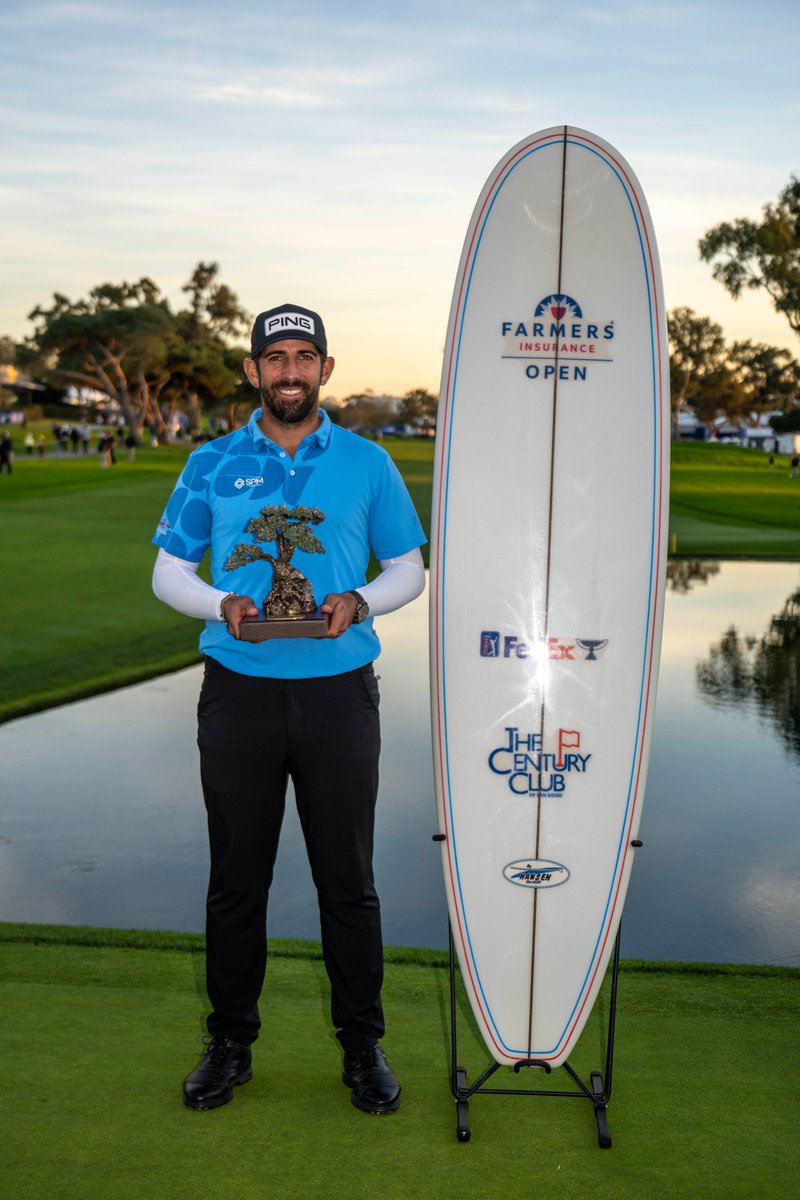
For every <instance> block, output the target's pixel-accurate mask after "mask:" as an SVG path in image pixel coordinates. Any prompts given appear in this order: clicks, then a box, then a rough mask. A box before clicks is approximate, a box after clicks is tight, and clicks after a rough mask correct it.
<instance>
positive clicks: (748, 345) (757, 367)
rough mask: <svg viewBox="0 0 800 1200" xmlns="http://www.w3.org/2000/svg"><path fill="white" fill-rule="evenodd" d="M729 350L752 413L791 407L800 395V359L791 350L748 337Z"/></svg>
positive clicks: (745, 407) (744, 405) (746, 406)
mask: <svg viewBox="0 0 800 1200" xmlns="http://www.w3.org/2000/svg"><path fill="white" fill-rule="evenodd" d="M729 354H730V361H731V364H732V366H733V369H734V371H735V372H736V373H737V376H738V380H739V383H740V384H741V388H742V391H743V409H744V410H745V412H746V415H747V416H748V417H749V416H750V414H754V415H756V416H757V415H758V414H760V413H766V412H774V411H775V410H776V409H779V410H781V411H784V410H786V409H787V408H791V406H792V405H793V404H794V403H795V401H796V399H797V397H798V395H800V363H798V362H797V361H796V360H795V359H794V358H792V356H791V354H790V353H789V351H788V350H783V349H780V348H779V347H777V346H766V345H764V344H762V343H753V342H749V341H747V342H734V343H733V345H732V346H731V348H730V351H729Z"/></svg>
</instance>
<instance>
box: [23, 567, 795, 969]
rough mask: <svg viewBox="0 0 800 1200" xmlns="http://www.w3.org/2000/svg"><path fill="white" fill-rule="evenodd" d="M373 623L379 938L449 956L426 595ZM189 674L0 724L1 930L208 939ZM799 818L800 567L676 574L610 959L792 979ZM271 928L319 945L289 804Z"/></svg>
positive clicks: (195, 671)
mask: <svg viewBox="0 0 800 1200" xmlns="http://www.w3.org/2000/svg"><path fill="white" fill-rule="evenodd" d="M379 624H380V633H381V639H382V642H383V647H384V653H383V655H382V656H381V658H380V660H379V662H378V665H377V670H378V673H379V674H380V676H381V688H382V693H383V701H382V710H383V731H384V750H383V757H382V786H381V798H380V803H379V816H378V838H377V848H376V873H377V877H378V885H379V890H380V893H381V898H382V904H383V914H384V937H385V940H386V942H387V943H389V944H395V945H418V946H431V947H444V946H445V945H446V944H447V916H446V908H445V901H444V891H443V888H442V884H441V866H440V858H439V851H438V848H437V847H436V846H434V844H433V842H432V841H431V836H432V834H433V833H434V832H435V818H434V811H433V798H432V768H431V750H430V728H429V718H428V690H427V602H426V597H423V598H421V599H420V600H418V601H416V602H415V603H414V604H412V605H409V607H408V608H406V609H404V610H402V611H401V612H398V613H394V614H392V615H391V616H389V617H384V618H382V619H381V620H380V622H379ZM201 670H202V668H200V667H192V668H190V669H188V670H186V671H181V672H178V673H176V674H174V675H168V676H162V677H161V678H159V679H154V680H151V681H149V682H147V683H143V684H139V685H137V686H135V687H131V688H126V689H124V690H122V691H118V692H114V693H111V694H108V695H104V696H99V697H96V698H94V699H91V700H86V701H81V702H79V703H76V704H71V705H69V706H66V707H63V708H59V709H54V710H51V711H49V712H46V713H41V714H38V715H36V716H33V717H26V718H23V719H21V720H18V721H13V722H10V723H8V724H7V725H5V726H3V727H0V761H2V763H3V780H4V785H5V786H4V788H3V794H2V799H0V920H5V921H34V922H48V923H54V924H85V925H100V926H118V927H124V928H141V929H176V930H189V931H193V930H196V931H199V930H202V928H203V901H204V894H205V885H206V869H207V850H206V841H205V815H204V810H203V806H202V800H201V797H200V788H199V777H198V776H199V772H198V764H197V750H196V745H195V726H194V722H195V707H196V702H197V692H198V689H199V681H200V674H201ZM799 808H800V567H798V565H797V564H792V563H758V564H756V563H733V562H686V561H679V562H674V563H671V564H670V584H669V591H668V598H667V606H666V621H665V632H664V648H663V655H662V666H661V680H660V687H659V695H658V705H657V710H656V720H655V733H654V738H653V748H652V755H651V764H650V775H649V780H648V786H647V795H646V801H645V805H644V814H643V819H642V826H641V831H640V836H641V837H642V839H643V841H644V848H643V849H642V850H641V851H639V853H638V855H637V859H636V866H635V869H634V873H633V877H632V881H631V886H630V891H629V893H628V901H627V904H626V908H625V916H624V920H623V954H625V955H626V956H628V957H637V958H650V959H652V958H666V959H677V960H682V961H706V962H766V963H779V964H788V965H795V966H797V965H800V865H799V864H800V819H799ZM270 932H271V934H272V935H273V936H275V937H303V938H316V937H318V936H319V927H318V920H317V914H316V905H315V897H314V892H313V885H312V883H311V878H310V873H309V870H308V866H307V864H306V861H305V853H304V849H303V844H302V837H301V834H300V829H299V824H298V821H297V817H296V814H295V812H294V808H293V806H292V804H291V803H290V804H289V806H288V808H287V818H286V822H285V825H284V834H283V838H282V842H281V849H280V853H279V857H278V864H277V868H276V876H275V883H274V886H273V891H272V894H271V898H270Z"/></svg>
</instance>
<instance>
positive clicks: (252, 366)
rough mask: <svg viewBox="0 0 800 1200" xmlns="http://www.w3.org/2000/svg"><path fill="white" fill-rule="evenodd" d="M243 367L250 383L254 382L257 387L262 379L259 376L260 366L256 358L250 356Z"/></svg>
mask: <svg viewBox="0 0 800 1200" xmlns="http://www.w3.org/2000/svg"><path fill="white" fill-rule="evenodd" d="M242 369H243V370H244V373H245V375H246V376H247V378H248V380H249V381H250V383H252V385H253V387H254V388H257V387H258V386H259V382H260V381H259V378H258V367H257V365H256V360H255V359H254V358H250V357H249V356H248V357H247V358H246V359H245V360H244V362H243V363H242Z"/></svg>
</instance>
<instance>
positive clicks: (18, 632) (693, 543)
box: [0, 438, 800, 721]
mask: <svg viewBox="0 0 800 1200" xmlns="http://www.w3.org/2000/svg"><path fill="white" fill-rule="evenodd" d="M384 445H385V446H386V449H387V450H388V451H389V453H390V454H391V455H392V456H393V458H394V460H395V462H396V463H397V465H398V467H399V468H400V471H401V472H402V474H403V477H404V479H405V480H406V483H407V485H408V487H409V490H410V492H411V495H412V498H413V500H414V503H415V505H416V507H417V511H418V512H419V514H420V517H421V519H422V522H423V526H424V528H425V531H426V534H427V533H429V531H430V504H431V486H432V474H433V445H432V443H431V442H428V441H422V440H419V441H418V440H402V439H392V438H387V439H386V441H385V442H384ZM188 449H189V448H188V447H174V446H162V447H159V448H158V449H156V450H153V449H150V448H149V447H147V448H143V449H140V450H139V451H138V452H137V461H136V462H135V463H133V464H129V463H127V462H125V461H124V454H123V455H121V456H120V462H119V463H118V464H117V466H116V467H113V468H110V469H108V470H101V469H100V467H99V465H98V462H97V455H96V453H95V454H90V455H87V456H86V457H84V456H83V455H77V456H73V455H72V454H69V455H65V456H63V457H60V458H59V457H49V458H46V459H44V460H42V461H39V460H38V458H33V459H29V458H27V457H26V456H24V455H23V456H18V457H17V459H16V462H15V464H14V474H13V476H11V477H9V476H7V475H3V476H0V532H1V534H2V546H3V564H4V568H5V574H4V586H3V588H2V590H1V591H0V626H1V627H2V629H3V630H4V635H5V636H4V638H3V646H2V650H0V721H2V720H8V719H10V718H11V717H16V716H21V715H23V714H24V713H27V712H35V711H36V710H37V709H40V708H46V707H49V706H51V705H53V704H58V703H63V702H65V701H67V700H74V699H77V698H79V697H81V696H87V695H92V694H95V693H97V692H100V691H103V690H107V689H111V688H114V687H118V686H120V685H121V684H125V683H133V682H135V681H137V680H139V679H145V678H148V677H150V676H152V675H156V674H159V673H162V672H165V671H170V670H175V669H177V668H178V667H182V666H187V665H188V664H189V663H192V662H195V661H197V657H198V655H197V636H198V631H199V623H198V622H195V621H191V620H187V619H186V618H185V617H182V616H180V615H179V614H178V613H175V612H173V611H172V610H171V609H169V608H167V607H166V606H165V605H163V604H160V603H159V602H158V601H157V600H156V599H155V597H154V596H153V594H152V592H151V590H150V575H151V571H152V564H153V561H154V555H155V551H154V548H153V547H152V545H151V544H150V539H151V537H152V534H153V530H154V529H155V526H156V523H157V521H158V519H159V517H160V515H161V512H162V511H163V508H164V505H165V503H166V500H167V498H168V496H169V494H170V492H171V490H172V487H173V484H174V482H175V479H176V478H177V476H178V473H179V471H180V469H181V467H182V466H183V463H184V461H185V459H186V455H187V453H188ZM670 533H671V549H672V551H673V553H677V554H679V555H681V556H688V555H691V556H696V557H714V556H727V557H749V558H800V479H790V478H789V475H788V464H787V462H786V460H779V461H778V463H777V464H776V468H775V470H774V471H773V472H770V471H769V470H768V466H767V456H766V455H764V454H762V453H761V452H759V451H754V450H742V449H739V448H737V447H730V446H707V445H677V446H675V447H674V449H673V465H672V505H671V514H670ZM424 553H426V554H427V548H426V550H425V551H424ZM201 570H202V569H201Z"/></svg>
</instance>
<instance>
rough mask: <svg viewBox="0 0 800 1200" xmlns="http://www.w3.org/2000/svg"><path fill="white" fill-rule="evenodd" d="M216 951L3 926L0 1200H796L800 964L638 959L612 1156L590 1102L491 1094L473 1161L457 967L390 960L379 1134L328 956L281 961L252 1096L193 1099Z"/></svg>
mask: <svg viewBox="0 0 800 1200" xmlns="http://www.w3.org/2000/svg"><path fill="white" fill-rule="evenodd" d="M87 939H88V940H89V941H90V942H91V943H93V944H90V945H84V944H83V942H84V941H86V940H87ZM201 945H202V941H201V939H199V938H196V937H193V936H192V935H170V934H143V933H134V932H127V933H117V932H116V931H110V930H94V931H87V930H70V929H69V928H58V929H55V928H52V929H47V928H42V927H25V926H0V962H1V963H2V975H1V978H2V982H0V997H1V998H2V999H1V1000H0V1003H2V1010H3V1014H4V1019H3V1022H2V1024H0V1045H1V1046H2V1061H3V1096H4V1107H5V1115H4V1118H3V1155H2V1163H0V1186H1V1187H2V1192H3V1195H6V1196H8V1197H9V1198H12V1197H13V1200H40V1198H41V1197H42V1196H46V1197H48V1200H73V1198H74V1197H84V1196H86V1197H89V1196H91V1197H95V1200H134V1198H135V1200H141V1197H142V1196H153V1197H156V1198H158V1200H160V1198H161V1197H170V1198H174V1200H181V1198H182V1197H187V1200H188V1197H195V1196H197V1195H201V1196H208V1197H214V1200H228V1198H230V1200H248V1198H251V1197H252V1198H254V1200H255V1198H256V1197H257V1198H258V1200H262V1198H263V1197H267V1196H268V1197H278V1198H280V1200H295V1198H298V1200H299V1198H300V1197H304V1198H305V1197H306V1196H309V1195H317V1196H331V1197H335V1198H337V1200H338V1198H339V1197H342V1198H345V1197H346V1198H347V1200H375V1197H384V1198H386V1200H407V1198H409V1197H413V1198H416V1197H419V1198H420V1200H422V1198H433V1200H437V1198H439V1197H442V1198H444V1197H448V1198H449V1197H452V1196H453V1195H454V1194H459V1195H460V1194H464V1195H475V1196H480V1197H482V1198H486V1200H495V1198H497V1200H507V1197H508V1196H509V1195H510V1194H522V1195H536V1196H539V1195H546V1196H553V1197H557V1198H561V1197H563V1198H572V1197H580V1198H581V1200H585V1197H587V1196H592V1197H595V1198H597V1200H612V1198H613V1200H626V1198H635V1200H643V1198H644V1197H647V1198H648V1200H649V1198H651V1197H652V1198H655V1200H667V1198H669V1200H674V1198H675V1197H680V1198H682V1200H684V1198H685V1200H694V1198H695V1197H696V1198H698V1200H699V1198H700V1197H703V1198H704V1200H705V1198H707V1197H710V1198H714V1197H718V1198H724V1200H736V1198H749V1197H752V1198H754V1200H755V1198H756V1197H757V1198H758V1200H761V1198H762V1197H765V1196H770V1197H773V1196H774V1197H783V1196H789V1195H792V1194H794V1190H795V1188H796V1184H797V1178H798V1172H799V1171H800V1142H798V1139H797V1136H796V1106H795V1103H794V1100H795V1099H796V1095H795V1087H796V1079H797V1074H798V1069H800V1043H799V1042H798V1039H797V1037H796V1027H797V1026H796V1021H797V1009H798V987H797V983H798V979H797V972H796V971H794V972H792V971H789V970H786V969H780V968H765V967H762V968H750V969H749V968H725V967H723V968H714V967H707V968H705V969H698V968H694V969H693V968H691V967H689V968H682V967H680V966H676V965H673V966H667V965H666V964H661V965H657V964H654V965H653V966H655V967H656V969H646V968H645V967H644V966H643V965H642V964H636V963H628V964H623V970H622V972H621V977H620V990H619V1005H618V1029H617V1045H616V1055H615V1076H614V1086H613V1095H612V1099H611V1105H610V1108H609V1120H610V1127H611V1132H612V1136H613V1139H614V1144H613V1146H612V1148H611V1149H610V1150H607V1151H603V1150H600V1149H599V1148H598V1147H597V1144H596V1134H595V1125H594V1118H593V1115H592V1109H591V1105H590V1104H589V1103H588V1101H584V1100H558V1099H552V1098H539V1097H536V1098H526V1097H501V1096H483V1097H481V1096H478V1097H475V1098H474V1099H473V1100H472V1102H471V1105H470V1120H471V1125H472V1132H473V1136H472V1140H471V1142H470V1143H469V1144H468V1145H463V1144H459V1143H458V1142H457V1141H456V1139H455V1112H454V1105H453V1101H452V1098H451V1096H450V1094H449V1086H448V1069H449V1041H448V1036H449V1035H448V984H447V972H446V970H444V969H443V967H442V965H441V955H436V954H432V953H431V952H427V954H426V952H424V951H423V952H418V951H411V952H400V953H399V955H398V954H396V953H395V952H393V951H389V952H388V954H387V970H386V986H385V991H384V998H385V1003H386V1010H387V1016H388V1032H387V1036H386V1038H385V1041H384V1044H385V1046H386V1048H387V1051H388V1053H389V1055H390V1059H391V1062H392V1064H393V1066H394V1067H395V1069H396V1070H397V1072H398V1074H399V1075H400V1077H401V1081H402V1084H403V1104H402V1107H401V1110H400V1112H399V1113H398V1114H397V1115H396V1116H392V1117H387V1118H381V1119H376V1118H372V1117H368V1116H365V1115H364V1114H362V1113H359V1112H357V1111H356V1110H355V1109H354V1108H353V1107H352V1105H351V1104H350V1102H349V1096H348V1093H347V1090H346V1089H345V1088H344V1087H343V1085H342V1084H341V1082H340V1079H339V1072H340V1058H339V1054H338V1050H337V1047H336V1043H335V1041H334V1039H333V1035H332V1031H331V1029H330V1026H329V1022H328V1018H327V1007H328V992H327V981H326V979H325V975H324V969H323V966H322V963H321V962H320V961H319V947H317V946H316V945H315V944H314V943H311V944H306V945H305V946H301V945H297V944H294V945H289V946H288V947H285V948H284V946H283V944H281V943H276V945H275V946H274V947H273V954H272V955H271V959H270V965H269V968H268V978H267V988H266V1002H265V1005H264V1012H265V1027H264V1031H263V1034H262V1037H261V1039H260V1040H259V1041H258V1042H257V1043H256V1046H255V1047H254V1069H255V1075H254V1079H253V1081H252V1082H251V1083H249V1084H247V1085H246V1086H244V1087H242V1088H237V1090H236V1095H235V1099H234V1101H233V1102H232V1103H231V1104H230V1105H228V1106H227V1107H225V1108H223V1109H220V1110H218V1111H216V1112H212V1113H195V1112H191V1111H189V1110H187V1109H185V1108H184V1107H183V1105H182V1103H181V1099H180V1082H181V1080H182V1078H183V1076H184V1075H186V1074H187V1073H188V1071H189V1070H191V1068H192V1066H193V1065H194V1063H195V1062H196V1058H195V1057H194V1056H195V1054H197V1053H199V1052H200V1050H201V1046H200V1036H201V1033H202V1021H203V1016H204V1011H205V1000H204V997H203V984H202V955H201V954H200V953H199V952H198V951H199V950H200V949H201ZM284 949H285V950H286V953H284V952H283V951H284ZM187 951H188V952H187ZM409 956H411V957H414V958H417V959H418V961H417V963H416V964H414V963H412V962H409V961H408V960H409ZM398 959H399V961H398ZM606 1005H607V1000H606V999H605V998H604V997H603V996H602V995H601V1000H600V1002H599V1004H598V1006H597V1009H596V1012H595V1014H593V1016H592V1018H591V1019H590V1021H589V1024H588V1025H587V1028H586V1031H585V1033H584V1036H583V1038H582V1039H581V1042H580V1043H579V1046H578V1047H577V1049H576V1052H575V1054H574V1056H573V1063H574V1065H575V1067H576V1068H577V1069H578V1070H579V1072H580V1073H581V1074H586V1073H588V1071H590V1070H592V1069H595V1068H597V1067H599V1066H600V1065H601V1059H602V1044H603V1030H604V1028H605V1024H604V1023H605V1019H606V1011H607V1010H606ZM459 1021H460V1026H461V1044H460V1049H461V1054H460V1059H461V1060H462V1061H463V1062H464V1065H465V1066H466V1067H467V1069H468V1072H469V1079H470V1081H474V1079H475V1078H476V1076H477V1073H478V1072H479V1070H481V1069H482V1068H483V1067H484V1065H486V1063H487V1058H486V1053H485V1051H484V1050H483V1048H482V1046H481V1045H480V1043H479V1041H478V1040H477V1038H476V1035H475V1034H474V1032H473V1031H472V1028H471V1022H470V1018H469V1015H468V1012H467V1011H466V1008H465V1006H464V1003H463V999H462V1000H461V1001H460V1016H459ZM495 1082H496V1083H497V1084H498V1085H499V1086H503V1087H514V1086H519V1085H521V1086H524V1087H537V1088H539V1087H547V1086H550V1085H552V1086H554V1087H558V1088H564V1087H565V1086H569V1081H568V1080H567V1078H566V1076H564V1075H563V1073H558V1072H556V1073H555V1075H554V1076H553V1077H551V1080H550V1083H548V1081H547V1080H546V1079H545V1077H543V1076H541V1075H540V1074H539V1073H536V1074H535V1075H533V1073H531V1074H528V1075H527V1076H520V1077H517V1076H514V1075H513V1073H512V1072H507V1071H504V1072H502V1073H501V1075H500V1076H499V1077H496V1078H495Z"/></svg>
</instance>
